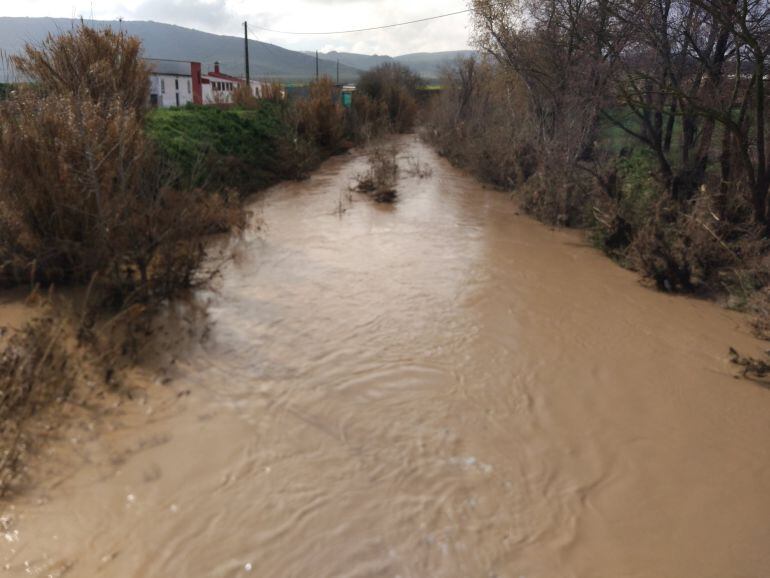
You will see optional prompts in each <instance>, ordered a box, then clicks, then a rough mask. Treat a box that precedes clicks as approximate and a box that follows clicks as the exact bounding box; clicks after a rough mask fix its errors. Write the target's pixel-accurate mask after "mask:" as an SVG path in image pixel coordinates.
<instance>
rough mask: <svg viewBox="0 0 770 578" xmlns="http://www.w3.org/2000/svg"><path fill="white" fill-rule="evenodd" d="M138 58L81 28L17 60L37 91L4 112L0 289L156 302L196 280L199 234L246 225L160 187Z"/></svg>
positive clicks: (195, 194)
mask: <svg viewBox="0 0 770 578" xmlns="http://www.w3.org/2000/svg"><path fill="white" fill-rule="evenodd" d="M137 57H138V43H137V42H136V41H135V40H133V39H130V38H128V37H126V36H125V35H124V34H122V33H121V34H115V33H113V32H111V31H103V32H96V31H93V30H91V29H89V28H87V27H81V28H79V29H77V30H76V31H73V32H70V33H68V34H65V35H63V36H60V37H56V38H53V37H50V38H49V39H48V40H47V41H46V43H45V44H44V49H43V50H38V49H35V48H33V47H27V49H26V53H25V55H23V56H20V57H17V58H16V59H15V63H16V66H17V67H18V68H19V69H20V70H23V71H24V73H25V74H26V75H27V76H29V77H30V78H31V79H33V80H34V81H35V84H34V85H33V87H32V88H28V89H25V90H21V91H19V92H18V93H17V95H15V96H14V97H12V98H10V99H9V100H7V101H5V102H3V103H2V105H0V124H1V126H0V283H4V284H11V283H18V282H24V281H25V280H26V281H30V280H31V281H33V282H43V283H47V284H50V283H88V282H90V281H91V279H92V278H96V280H97V285H98V287H99V288H100V289H102V290H104V293H105V298H108V299H109V300H110V301H111V302H112V303H114V304H116V305H123V304H127V303H131V302H136V301H142V302H148V301H150V300H153V301H156V302H160V301H162V300H164V299H167V298H169V297H171V296H173V295H174V294H175V293H176V292H178V291H179V290H181V289H185V288H187V287H189V286H190V285H191V284H192V282H193V281H194V279H195V275H196V272H197V270H198V268H199V267H200V264H201V262H202V259H203V256H204V251H203V246H202V244H201V239H202V238H203V237H205V236H206V235H209V234H211V233H214V232H220V231H224V230H227V229H229V228H230V227H233V226H238V225H240V224H242V223H243V213H242V211H241V209H240V207H239V205H238V204H237V203H236V202H235V200H234V199H231V198H230V197H229V196H228V195H226V194H221V195H217V194H211V193H203V192H202V191H178V190H174V189H172V188H170V187H169V186H166V184H165V179H164V172H163V169H162V167H161V166H160V164H159V162H158V161H157V159H156V155H155V153H154V150H153V148H152V146H151V144H150V143H149V142H148V139H147V137H146V136H145V132H144V125H143V116H144V113H145V106H146V99H147V97H146V92H144V93H143V99H140V98H139V96H138V95H137V93H136V89H135V87H136V86H140V87H146V86H147V71H146V69H145V68H144V67H143V66H141V65H139V64H137V63H136V60H137ZM87 62H90V63H91V65H90V67H88V71H89V72H88V74H85V73H83V74H81V73H82V72H83V68H84V67H86V64H85V63H87ZM132 62H133V63H134V64H133V65H132V64H131V63H132ZM116 67H117V70H119V71H120V72H121V74H120V75H117V76H116V75H115V68H116ZM52 71H58V72H56V73H53V72H52ZM67 75H69V76H67ZM142 90H144V89H142Z"/></svg>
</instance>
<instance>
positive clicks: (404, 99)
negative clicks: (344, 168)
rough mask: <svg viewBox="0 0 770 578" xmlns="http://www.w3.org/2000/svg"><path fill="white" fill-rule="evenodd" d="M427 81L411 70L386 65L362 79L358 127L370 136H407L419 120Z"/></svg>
mask: <svg viewBox="0 0 770 578" xmlns="http://www.w3.org/2000/svg"><path fill="white" fill-rule="evenodd" d="M423 84H424V83H423V80H422V79H421V78H420V77H419V76H418V75H416V74H415V73H413V72H412V71H411V70H410V69H409V68H407V67H406V66H403V65H401V64H397V63H384V64H381V65H379V66H377V67H375V68H373V69H372V70H369V71H367V72H365V73H363V74H362V75H361V78H360V79H359V81H358V84H357V87H356V93H355V94H354V97H353V111H354V113H355V115H356V117H357V123H358V126H359V127H360V128H358V131H361V130H363V131H364V132H365V133H367V134H371V135H372V136H376V135H377V134H381V133H382V132H384V131H386V130H387V131H392V132H397V133H406V132H409V131H411V130H412V129H413V128H414V125H415V122H416V120H417V111H418V106H417V91H418V90H419V88H420V87H421V86H422V85H423Z"/></svg>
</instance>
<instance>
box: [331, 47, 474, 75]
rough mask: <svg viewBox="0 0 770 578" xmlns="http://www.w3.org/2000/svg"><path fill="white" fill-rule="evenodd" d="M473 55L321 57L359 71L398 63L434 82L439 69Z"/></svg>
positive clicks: (338, 54)
mask: <svg viewBox="0 0 770 578" xmlns="http://www.w3.org/2000/svg"><path fill="white" fill-rule="evenodd" d="M474 54H476V53H475V52H474V51H473V50H454V51H451V52H418V53H415V54H404V55H403V56H378V55H374V56H369V55H367V54H355V53H352V52H325V53H323V54H321V57H322V58H325V59H327V60H331V61H336V60H337V59H339V61H340V63H341V64H345V65H347V66H351V67H353V68H358V69H360V70H369V69H370V68H374V67H375V66H378V65H380V64H382V63H383V62H399V63H401V64H403V65H405V66H408V67H409V68H411V69H412V70H413V71H414V72H416V73H418V74H420V75H421V76H422V77H424V78H426V79H428V80H434V79H436V78H438V77H439V76H440V75H441V69H442V68H443V67H444V66H446V65H448V64H451V63H452V62H454V61H455V60H457V59H458V58H468V57H470V56H473V55H474Z"/></svg>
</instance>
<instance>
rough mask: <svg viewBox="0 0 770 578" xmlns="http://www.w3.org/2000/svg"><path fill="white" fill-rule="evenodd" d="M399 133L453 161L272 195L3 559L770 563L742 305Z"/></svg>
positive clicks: (551, 570) (65, 447)
mask: <svg viewBox="0 0 770 578" xmlns="http://www.w3.org/2000/svg"><path fill="white" fill-rule="evenodd" d="M402 145H403V148H402V153H401V157H400V158H401V161H402V166H403V167H405V168H406V167H407V166H408V165H409V164H410V161H409V160H408V157H411V158H412V162H414V161H415V160H416V161H419V162H421V163H423V164H424V165H425V164H427V165H430V167H431V168H432V170H433V174H432V176H430V177H427V178H419V177H418V176H416V175H414V176H409V175H408V174H406V173H403V174H402V177H401V180H400V182H399V200H398V203H397V204H396V205H394V206H383V205H377V204H375V203H372V202H371V201H370V200H368V199H366V198H365V197H363V196H361V195H358V194H354V195H353V196H352V200H349V199H348V193H347V191H348V188H349V183H350V181H351V180H352V179H353V177H354V176H355V174H356V173H358V172H361V171H362V170H363V168H364V161H363V159H362V158H361V157H359V156H357V155H355V154H354V155H348V156H344V157H338V158H335V159H333V160H331V161H329V162H328V163H326V164H325V165H324V166H323V168H322V169H321V170H320V171H319V172H318V173H316V174H315V175H314V176H313V178H312V179H310V180H308V181H304V182H297V183H287V184H283V185H279V186H277V187H275V188H273V189H272V190H270V191H268V192H267V193H266V194H265V195H263V196H262V197H260V200H258V201H256V202H255V203H254V207H253V209H254V210H255V213H256V214H257V216H258V217H259V218H261V219H262V220H263V221H264V223H266V226H265V227H264V228H263V230H262V231H260V232H259V233H255V232H252V233H249V234H247V236H246V238H245V239H244V240H243V241H242V242H241V243H240V246H239V248H238V258H237V259H236V260H235V261H234V262H232V263H230V264H229V265H227V266H226V268H225V270H224V273H223V276H222V278H221V280H220V281H219V282H218V291H217V292H216V293H212V295H210V296H208V298H209V299H210V300H211V306H210V309H209V319H210V324H211V325H210V328H209V330H208V331H207V335H206V338H205V339H203V340H201V341H195V340H192V342H191V343H189V344H188V345H186V346H185V347H181V348H178V350H174V351H161V352H159V358H160V359H162V360H164V361H163V366H164V368H165V369H164V371H163V372H162V374H156V373H153V372H152V371H150V370H149V369H147V370H145V371H144V375H145V379H146V380H147V381H148V382H153V383H154V385H152V386H150V387H149V397H148V398H147V400H146V401H145V402H144V403H138V402H137V403H135V405H133V406H130V407H129V408H128V409H125V410H124V411H122V412H121V413H120V414H119V415H118V416H117V417H116V418H115V419H114V421H113V422H112V423H110V424H109V426H110V427H109V428H108V427H106V426H105V427H104V428H103V429H105V430H107V429H112V430H114V431H103V432H101V433H100V434H99V435H95V436H90V437H89V436H87V435H84V436H83V437H82V439H78V438H77V436H76V437H75V438H74V439H68V440H64V441H62V442H57V443H54V444H53V445H52V446H51V447H50V448H48V449H47V450H46V451H47V453H46V454H44V456H43V458H42V461H43V464H45V460H46V459H50V460H53V461H56V462H57V463H61V462H63V461H66V462H67V463H68V464H69V467H63V468H61V469H59V468H57V469H56V470H55V471H61V472H67V474H66V475H65V474H60V475H54V474H53V473H52V474H51V475H50V477H49V478H48V479H47V480H43V481H42V482H41V483H39V484H38V485H36V486H34V487H33V488H32V489H30V490H29V491H28V492H26V493H25V494H23V495H22V496H20V497H19V498H17V499H16V501H15V502H14V503H13V504H12V505H8V506H6V507H5V514H6V518H5V521H4V524H5V526H4V528H3V527H0V575H2V576H6V575H7V576H29V575H33V576H49V575H50V576H65V575H66V576H73V577H77V578H90V577H96V576H110V577H113V578H123V577H136V578H140V577H142V578H143V577H163V578H167V577H182V576H185V577H190V578H194V577H228V578H229V577H236V576H238V577H240V576H260V577H265V578H268V577H270V578H290V577H291V578H311V577H313V578H315V577H318V578H353V577H360V578H364V577H390V578H397V577H400V578H444V577H446V578H450V577H451V578H471V577H478V578H493V577H496V578H520V577H526V578H570V577H580V578H690V577H692V578H762V577H764V576H770V491H769V489H770V443H768V442H769V441H770V391H767V390H764V389H762V388H760V387H757V386H755V385H753V384H752V383H750V382H746V381H741V380H736V379H735V378H734V377H733V375H734V373H735V370H734V368H732V367H731V366H730V364H729V362H728V360H727V352H728V347H729V346H736V347H739V348H742V349H744V350H747V351H749V352H754V351H757V348H758V345H757V343H756V342H755V341H754V340H752V339H751V338H750V337H749V335H748V331H747V330H746V328H745V325H744V324H745V320H744V319H743V318H742V317H740V316H738V315H736V314H733V313H730V312H727V311H725V310H722V309H720V308H719V307H717V306H715V305H713V304H709V303H705V302H700V301H696V300H691V299H686V298H679V297H673V296H667V295H663V294H660V293H656V292H654V291H652V290H649V289H646V288H644V287H642V286H640V284H639V283H638V281H637V278H636V276H635V275H634V274H633V273H630V272H628V271H624V270H622V269H620V268H618V267H617V266H616V265H614V264H613V263H611V262H610V261H609V260H607V259H606V258H605V257H603V256H602V255H600V254H598V253H597V252H596V251H594V250H593V249H591V248H590V247H588V246H587V245H586V244H585V243H584V242H583V241H582V237H581V236H580V235H578V234H574V233H570V232H563V231H554V230H551V229H549V228H547V227H545V226H543V225H540V224H538V223H535V222H533V221H531V220H529V219H528V218H526V217H524V216H520V215H519V214H518V213H517V209H516V207H515V205H514V204H513V203H512V202H511V201H510V200H509V199H508V198H507V197H506V196H505V195H504V194H502V193H499V192H495V191H491V190H485V189H484V188H483V187H482V186H481V185H479V184H478V183H477V182H476V181H474V180H473V179H472V178H470V177H468V176H466V175H464V174H462V173H461V172H459V171H457V170H455V169H453V168H451V167H450V166H449V165H448V164H447V163H446V162H445V161H443V160H441V159H439V158H438V157H437V156H436V155H435V154H434V153H433V152H431V151H430V150H429V149H428V148H427V147H426V146H425V145H423V144H420V143H419V142H418V141H417V140H416V139H414V138H413V137H407V138H405V139H403V141H402ZM255 218H256V217H255ZM169 378H170V379H172V380H173V381H172V382H171V384H169V385H157V384H158V383H161V382H165V381H167V379H169ZM155 390H158V391H165V392H173V393H172V394H169V395H165V396H163V395H160V397H161V398H162V399H164V400H165V401H164V402H163V403H161V402H160V401H159V398H158V395H159V394H157V393H154V392H155ZM187 391H189V392H190V394H189V395H186V392H187ZM177 395H181V397H180V398H179V399H178V401H174V402H173V403H170V402H168V400H166V398H168V397H171V398H173V399H175V400H176V396H177ZM87 430H88V427H87V426H86V425H84V426H83V431H87ZM52 469H53V468H52ZM3 567H5V573H3V571H2V569H3Z"/></svg>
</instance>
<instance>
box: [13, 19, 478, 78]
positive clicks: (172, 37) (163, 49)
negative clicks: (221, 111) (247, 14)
mask: <svg viewBox="0 0 770 578" xmlns="http://www.w3.org/2000/svg"><path fill="white" fill-rule="evenodd" d="M79 22H80V21H79V20H72V19H69V18H15V17H0V51H2V52H4V53H5V54H18V53H19V52H21V50H22V49H23V48H24V45H25V44H26V43H32V44H38V43H40V42H41V41H42V40H43V39H45V37H46V36H47V35H48V34H49V33H53V34H56V33H57V32H64V31H67V30H70V29H72V28H73V27H74V26H77V25H78V24H79ZM86 24H87V25H89V26H92V27H94V28H100V29H101V28H108V27H110V28H113V29H116V30H117V29H122V30H125V31H126V32H128V33H129V34H131V35H133V36H137V37H139V38H140V39H141V40H142V43H143V47H144V55H145V56H146V57H148V58H159V59H169V60H192V61H198V62H202V63H203V68H204V71H205V70H209V69H213V64H214V62H219V63H220V66H221V69H222V71H223V72H227V73H229V74H234V75H243V71H244V68H245V66H244V62H245V57H244V44H243V38H239V37H237V36H222V35H218V34H211V33H208V32H202V31H200V30H194V29H191V28H184V27H181V26H176V25H173V24H162V23H159V22H152V21H122V22H118V21H92V20H88V21H86ZM469 54H471V52H470V51H458V52H437V53H419V54H407V55H404V56H397V57H391V56H376V55H374V56H370V55H365V54H354V53H343V52H329V53H326V54H321V55H319V59H318V69H319V73H320V74H321V75H328V76H331V77H332V78H335V79H336V78H337V71H338V61H339V79H340V82H354V81H355V80H356V79H357V78H358V76H359V75H360V74H361V72H362V71H364V70H368V69H370V68H372V67H374V66H377V65H378V64H380V63H382V62H390V61H395V62H401V63H402V64H405V65H407V66H409V67H410V68H412V69H413V70H414V71H415V72H417V73H419V74H421V75H423V76H424V77H425V78H426V79H429V80H430V79H435V78H437V77H438V74H439V70H440V68H441V67H442V66H443V65H444V64H446V63H448V62H450V61H452V60H454V59H455V58H457V57H459V56H467V55H469ZM4 62H5V59H0V81H12V80H13V74H12V73H11V72H9V71H8V69H7V67H6V66H5V64H4ZM249 64H250V66H249V70H250V73H251V76H252V78H265V79H276V80H281V81H284V82H301V81H305V80H309V79H312V78H313V77H314V76H315V73H316V58H315V53H312V54H311V53H307V52H298V51H294V50H288V49H286V48H281V47H280V46H276V45H275V44H269V43H266V42H259V41H257V40H249Z"/></svg>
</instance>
